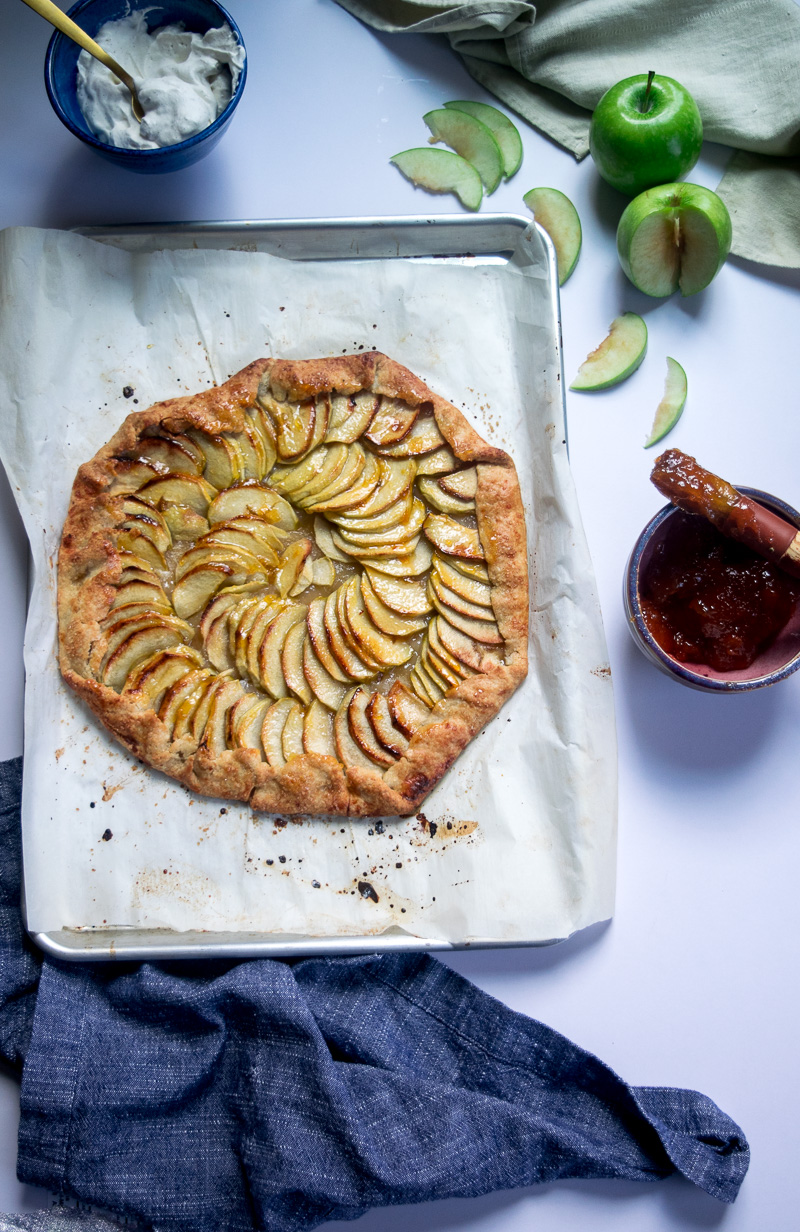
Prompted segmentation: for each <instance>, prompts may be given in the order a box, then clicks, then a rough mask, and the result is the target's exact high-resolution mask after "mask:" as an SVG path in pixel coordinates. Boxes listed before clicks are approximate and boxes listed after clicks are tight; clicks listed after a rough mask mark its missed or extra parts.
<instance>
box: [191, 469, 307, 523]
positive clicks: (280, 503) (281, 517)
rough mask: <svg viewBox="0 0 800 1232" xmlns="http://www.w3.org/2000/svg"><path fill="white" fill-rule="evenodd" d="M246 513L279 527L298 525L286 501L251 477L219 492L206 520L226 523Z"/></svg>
mask: <svg viewBox="0 0 800 1232" xmlns="http://www.w3.org/2000/svg"><path fill="white" fill-rule="evenodd" d="M247 516H250V517H259V518H263V519H264V521H265V522H270V523H272V524H273V525H274V526H279V527H280V528H281V529H282V530H294V529H295V527H296V526H297V516H296V514H295V512H294V510H293V509H292V506H291V505H290V504H289V502H288V501H285V500H284V499H283V497H282V496H279V494H278V493H277V492H274V491H273V490H272V488H268V487H265V486H264V485H263V484H260V483H256V482H255V481H254V480H249V481H248V482H247V483H241V484H237V486H236V487H235V488H228V489H227V491H225V492H220V493H219V495H218V496H216V497H215V498H214V500H213V501H212V502H211V504H210V505H209V506H208V520H209V522H229V521H230V520H231V519H232V518H241V517H247Z"/></svg>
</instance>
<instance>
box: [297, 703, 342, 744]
mask: <svg viewBox="0 0 800 1232" xmlns="http://www.w3.org/2000/svg"><path fill="white" fill-rule="evenodd" d="M303 751H304V752H306V753H316V754H317V756H318V757H336V744H335V742H334V739H333V714H332V713H331V711H330V710H328V709H327V708H326V707H325V706H323V705H322V703H321V702H320V701H313V702H312V703H311V705H310V706H309V708H308V710H307V711H306V716H305V722H304V724H303Z"/></svg>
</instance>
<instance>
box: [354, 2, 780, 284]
mask: <svg viewBox="0 0 800 1232" xmlns="http://www.w3.org/2000/svg"><path fill="white" fill-rule="evenodd" d="M338 3H339V4H340V5H341V6H342V7H343V8H345V9H347V10H348V12H350V13H352V14H353V15H354V16H356V17H358V18H360V19H361V20H362V21H364V22H367V23H368V24H369V25H371V26H373V27H375V28H376V29H378V30H382V31H384V32H386V33H405V34H410V33H414V34H441V35H444V36H446V37H447V38H448V40H449V42H450V44H451V46H452V47H453V48H454V50H455V51H457V52H458V53H459V55H460V56H461V58H462V59H463V61H464V64H465V66H466V68H467V70H468V72H469V73H470V74H471V75H472V76H473V77H474V78H475V79H476V81H478V82H479V83H480V84H481V85H482V86H484V87H485V88H486V89H487V90H489V91H491V92H492V93H493V94H495V95H496V96H497V97H498V98H499V99H500V100H501V101H502V102H503V103H505V104H506V106H508V107H510V108H511V109H512V110H514V111H516V112H517V113H518V114H519V115H521V116H523V117H524V118H525V119H526V120H527V121H528V122H529V123H530V124H532V125H533V126H534V128H538V129H539V130H540V131H541V132H543V133H544V134H545V135H546V136H548V137H550V138H552V140H553V141H556V142H557V143H558V144H559V145H561V146H563V147H564V148H565V149H567V150H569V151H570V152H571V153H572V154H574V155H575V157H576V158H584V157H585V156H586V154H588V152H589V121H590V118H591V114H590V113H591V111H592V110H593V109H594V107H595V106H596V105H597V102H598V100H599V99H600V97H601V96H602V94H603V93H604V92H605V91H606V90H607V89H608V88H609V86H612V85H614V83H615V82H617V81H621V80H622V79H623V78H624V77H630V76H632V75H633V74H635V73H642V72H647V71H648V70H649V69H655V70H656V71H657V72H659V73H664V74H666V75H667V76H670V77H675V78H676V79H677V80H678V81H680V82H681V83H682V84H683V85H685V86H686V87H687V89H689V90H690V91H691V92H692V94H693V95H694V97H695V99H696V100H697V104H698V106H699V108H700V113H701V115H702V117H703V127H704V132H705V136H706V138H707V139H708V140H709V141H718V142H721V143H722V144H723V145H729V146H733V147H734V148H735V149H740V150H749V151H752V152H755V153H758V154H760V155H772V156H778V157H773V158H772V159H771V160H770V161H771V164H772V171H771V175H770V178H769V181H767V180H766V179H764V178H758V177H750V178H749V179H748V182H747V187H746V190H745V189H744V188H743V186H742V173H741V169H740V167H739V166H738V165H737V164H736V163H735V162H734V164H733V165H732V167H731V169H730V171H729V172H726V175H725V177H724V178H723V181H722V185H721V187H722V188H723V189H726V188H727V189H729V190H730V191H731V192H732V193H734V192H735V196H736V200H737V216H736V218H735V219H734V249H733V251H734V252H735V253H737V254H738V255H739V256H743V257H748V258H749V259H750V260H752V261H762V262H763V261H767V262H768V263H769V264H773V265H785V266H791V267H798V266H800V175H798V172H797V168H796V165H794V166H793V165H792V164H790V163H789V162H787V158H789V157H790V156H794V157H797V156H798V155H800V95H798V91H797V88H796V84H795V79H796V70H797V65H798V62H800V7H798V5H797V4H795V3H794V2H789V3H786V2H785V0H728V3H725V4H720V3H719V2H718V0H581V2H580V3H575V0H541V2H539V3H536V4H530V3H526V2H524V0H470V2H468V3H454V2H453V0H338ZM776 200H777V202H778V203H779V204H778V206H777V209H778V210H779V212H781V213H783V214H789V215H791V220H792V223H793V225H790V226H789V227H788V228H780V229H779V235H778V236H777V237H774V242H773V240H772V238H771V237H770V225H769V219H770V216H771V214H772V210H773V203H774V202H776Z"/></svg>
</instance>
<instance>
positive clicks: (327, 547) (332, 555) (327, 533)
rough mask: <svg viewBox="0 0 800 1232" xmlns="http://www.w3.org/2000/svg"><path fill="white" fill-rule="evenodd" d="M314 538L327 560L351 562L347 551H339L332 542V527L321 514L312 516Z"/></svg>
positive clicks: (343, 562)
mask: <svg viewBox="0 0 800 1232" xmlns="http://www.w3.org/2000/svg"><path fill="white" fill-rule="evenodd" d="M314 539H315V541H316V544H317V547H318V548H319V550H320V552H322V553H323V555H324V556H326V557H327V558H328V559H329V560H336V561H339V563H340V564H351V563H352V561H351V560H350V557H349V556H348V555H347V553H346V552H342V551H340V549H339V548H337V546H336V544H335V543H334V542H333V527H332V526H331V524H330V522H328V521H327V520H326V519H325V518H323V517H322V515H321V514H317V516H316V517H315V518H314Z"/></svg>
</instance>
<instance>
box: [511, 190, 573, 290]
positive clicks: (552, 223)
mask: <svg viewBox="0 0 800 1232" xmlns="http://www.w3.org/2000/svg"><path fill="white" fill-rule="evenodd" d="M522 200H523V201H524V202H525V204H526V205H527V207H528V209H529V210H530V211H531V213H532V214H533V217H534V218H535V220H536V222H538V224H539V226H540V227H544V229H545V231H546V232H547V234H548V235H549V236H550V239H551V240H552V241H553V247H554V248H555V250H556V257H557V259H558V285H559V286H560V287H563V285H564V283H565V282H566V281H567V279H568V278H569V276H570V274H571V273H572V271H573V270H574V269H575V266H576V265H577V264H578V257H579V255H580V251H581V239H582V238H583V236H582V232H581V220H580V218H579V217H578V211H577V210H576V209H575V206H574V205H573V204H572V202H571V201H570V199H569V197H565V196H564V194H563V193H562V192H559V191H558V189H557V188H532V189H531V190H530V192H526V193H525V196H524V197H523V198H522Z"/></svg>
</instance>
